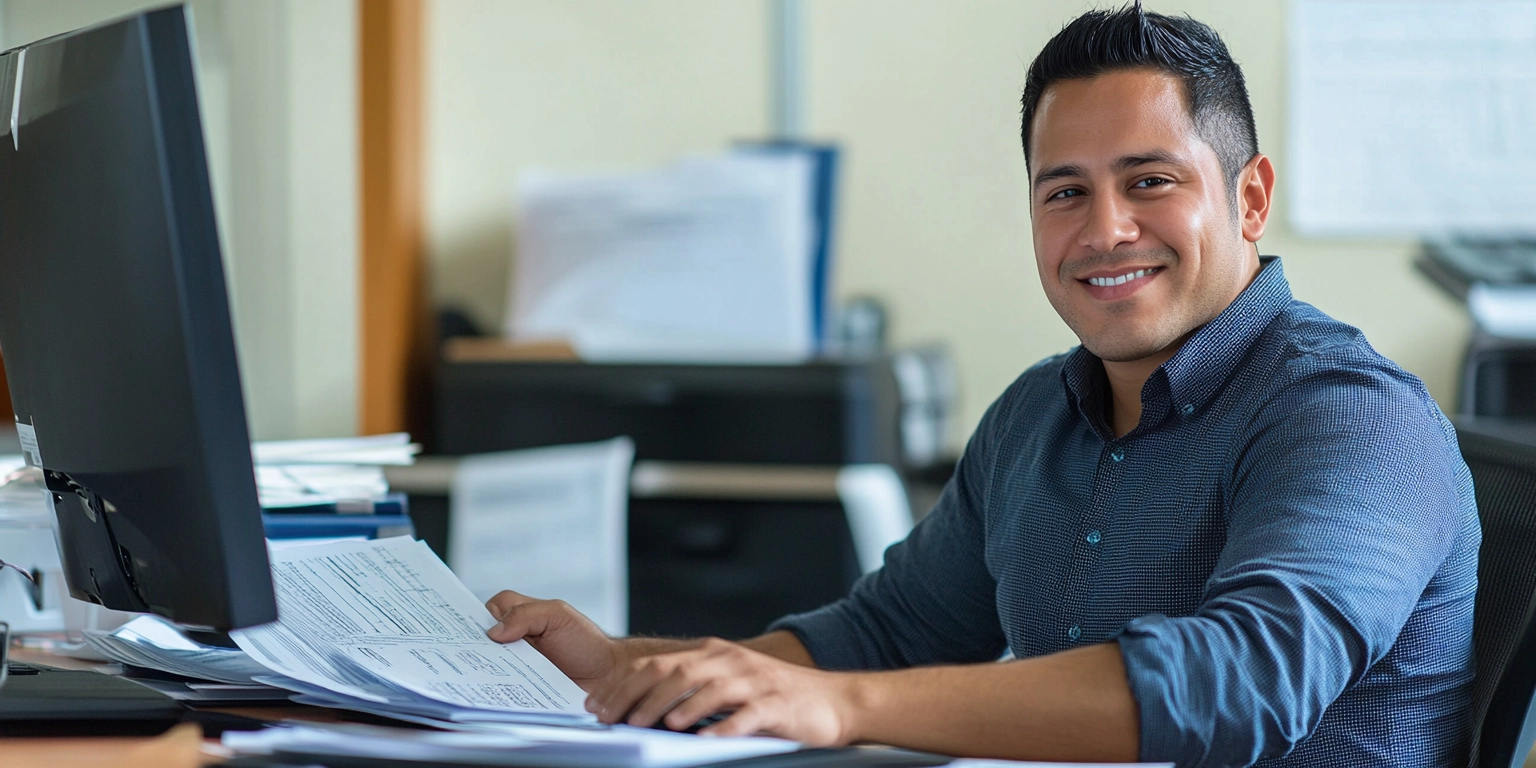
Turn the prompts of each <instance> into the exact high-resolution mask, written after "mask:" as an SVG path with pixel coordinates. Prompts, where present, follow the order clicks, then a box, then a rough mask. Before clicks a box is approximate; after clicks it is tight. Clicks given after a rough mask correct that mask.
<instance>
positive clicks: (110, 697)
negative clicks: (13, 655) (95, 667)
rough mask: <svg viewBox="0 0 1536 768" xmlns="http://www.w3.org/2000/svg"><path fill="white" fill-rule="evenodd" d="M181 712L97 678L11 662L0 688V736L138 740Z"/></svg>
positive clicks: (150, 694) (156, 695) (130, 685)
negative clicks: (106, 736)
mask: <svg viewBox="0 0 1536 768" xmlns="http://www.w3.org/2000/svg"><path fill="white" fill-rule="evenodd" d="M186 713H187V709H186V707H184V706H182V705H181V704H180V703H179V702H177V701H176V700H175V699H172V698H171V697H169V696H166V695H165V694H163V693H160V692H158V691H153V690H150V689H149V688H146V687H144V686H142V685H139V684H138V683H135V682H133V681H131V680H125V679H123V678H120V677H115V676H113V675H105V674H102V673H100V672H89V671H77V670H65V669H54V668H51V667H46V666H42V665H38V664H21V663H18V662H11V665H10V675H9V677H8V679H7V680H6V681H5V685H4V686H3V687H0V736H74V735H113V736H143V735H154V734H158V733H161V732H163V731H165V730H166V729H167V728H170V727H171V726H172V725H175V724H176V723H177V722H179V721H181V719H182V718H183V716H185V715H186Z"/></svg>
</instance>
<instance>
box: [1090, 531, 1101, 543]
mask: <svg viewBox="0 0 1536 768" xmlns="http://www.w3.org/2000/svg"><path fill="white" fill-rule="evenodd" d="M1086 538H1087V539H1088V543H1089V544H1098V543H1099V542H1101V541H1103V540H1104V537H1103V536H1100V535H1099V532H1098V531H1089V532H1088V536H1087V537H1086Z"/></svg>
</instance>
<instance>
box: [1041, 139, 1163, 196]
mask: <svg viewBox="0 0 1536 768" xmlns="http://www.w3.org/2000/svg"><path fill="white" fill-rule="evenodd" d="M1152 163H1172V164H1175V165H1183V164H1184V161H1183V160H1182V159H1180V158H1179V157H1178V156H1177V155H1175V154H1173V153H1172V152H1165V151H1163V150H1160V149H1155V150H1152V151H1150V152H1144V153H1142V154H1139V155H1126V156H1124V157H1120V158H1117V159H1116V160H1115V162H1113V163H1111V164H1110V166H1109V168H1110V170H1112V171H1114V172H1116V173H1119V172H1121V171H1124V170H1127V169H1130V168H1135V167H1137V166H1139V165H1151V164H1152ZM1087 175H1088V173H1087V172H1086V171H1084V170H1083V168H1082V166H1080V165H1070V164H1068V165H1053V166H1051V167H1050V168H1046V169H1045V170H1042V171H1040V173H1039V174H1038V175H1036V176H1035V183H1034V184H1033V185H1032V186H1033V187H1034V189H1035V190H1036V191H1039V189H1040V187H1041V186H1043V185H1045V184H1048V183H1050V182H1053V181H1055V180H1057V179H1070V178H1075V177H1076V178H1080V177H1085V176H1087Z"/></svg>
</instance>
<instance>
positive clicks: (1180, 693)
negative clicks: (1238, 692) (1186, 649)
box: [1115, 614, 1212, 765]
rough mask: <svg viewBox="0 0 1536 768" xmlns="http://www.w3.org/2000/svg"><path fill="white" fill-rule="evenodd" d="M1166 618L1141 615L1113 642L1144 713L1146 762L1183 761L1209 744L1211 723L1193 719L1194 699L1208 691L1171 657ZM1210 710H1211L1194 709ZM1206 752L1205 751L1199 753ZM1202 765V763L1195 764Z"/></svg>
mask: <svg viewBox="0 0 1536 768" xmlns="http://www.w3.org/2000/svg"><path fill="white" fill-rule="evenodd" d="M1170 629H1172V627H1171V626H1170V621H1169V619H1168V617H1166V616H1163V615H1160V614H1151V615H1147V616H1142V617H1141V618H1138V619H1136V620H1134V621H1132V622H1130V623H1129V624H1126V625H1125V628H1124V629H1123V630H1121V633H1120V635H1119V636H1118V637H1117V638H1115V639H1116V641H1117V642H1118V643H1119V645H1120V655H1121V657H1123V658H1124V660H1125V675H1126V679H1127V681H1128V682H1129V683H1130V686H1131V696H1132V697H1133V698H1135V699H1136V705H1137V708H1138V709H1139V710H1140V712H1141V746H1140V750H1139V751H1140V757H1139V758H1138V759H1139V760H1141V761H1142V762H1166V761H1169V760H1172V761H1176V762H1179V763H1180V764H1181V765H1182V764H1183V763H1184V761H1185V760H1186V759H1187V758H1188V757H1189V755H1188V754H1187V753H1188V752H1189V751H1190V750H1189V746H1190V745H1191V744H1205V745H1209V744H1210V743H1211V736H1212V734H1211V733H1210V729H1211V727H1212V724H1211V723H1210V722H1209V721H1208V719H1207V721H1206V722H1201V723H1197V722H1195V720H1196V719H1197V718H1194V717H1191V715H1192V714H1193V713H1192V712H1191V711H1190V710H1191V706H1190V705H1191V703H1192V702H1190V701H1188V699H1189V698H1190V697H1191V696H1198V695H1199V693H1198V692H1199V691H1203V690H1206V689H1207V687H1206V686H1203V685H1201V684H1200V683H1201V681H1198V680H1194V679H1191V678H1192V676H1198V675H1199V674H1200V672H1199V670H1198V669H1191V668H1189V667H1184V666H1181V665H1178V663H1177V662H1176V661H1175V660H1174V659H1172V658H1170V657H1171V656H1172V654H1170V653H1168V647H1167V644H1166V638H1164V637H1162V636H1161V635H1162V633H1163V632H1164V631H1167V630H1170ZM1176 667H1177V668H1176ZM1194 709H1197V710H1207V709H1208V708H1207V707H1194ZM1197 751H1199V752H1203V751H1206V750H1197ZM1194 762H1196V763H1198V762H1199V761H1198V760H1196V761H1194Z"/></svg>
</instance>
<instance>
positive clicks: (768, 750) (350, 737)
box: [224, 725, 800, 768]
mask: <svg viewBox="0 0 1536 768" xmlns="http://www.w3.org/2000/svg"><path fill="white" fill-rule="evenodd" d="M224 746H226V747H229V748H230V749H232V750H234V751H236V752H238V753H242V754H263V755H268V754H274V753H279V752H283V753H289V754H298V755H340V756H348V757H366V758H379V759H390V760H412V761H417V762H423V763H475V764H482V765H518V766H534V767H535V768H536V767H538V766H548V767H549V768H582V767H584V766H612V767H613V768H686V767H687V766H695V765H703V764H705V763H718V762H723V761H726V760H739V759H743V758H748V757H758V756H762V755H772V754H781V753H784V752H792V751H794V750H796V749H798V748H799V746H800V745H799V744H797V743H795V742H793V741H784V740H782V739H766V738H710V739H704V738H699V737H697V736H689V735H687V734H681V733H672V732H669V731H658V730H651V729H647V728H630V727H627V726H615V727H612V728H601V729H576V728H549V727H539V726H526V725H502V726H487V727H485V728H482V729H479V730H477V731H474V732H456V733H443V732H434V731H407V730H402V729H395V728H379V727H373V726H361V725H340V726H336V725H293V726H288V727H283V728H271V729H268V730H265V731H258V732H241V731H227V732H225V734H224Z"/></svg>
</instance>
